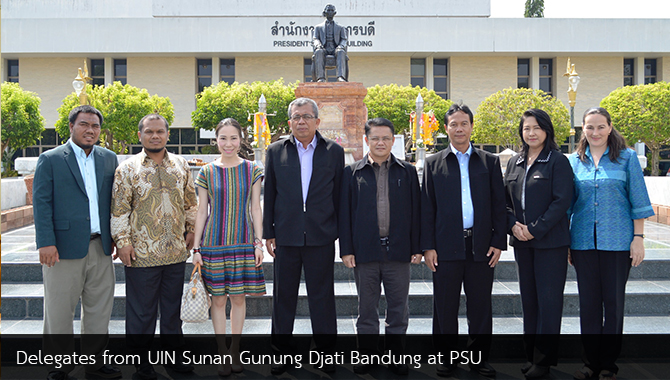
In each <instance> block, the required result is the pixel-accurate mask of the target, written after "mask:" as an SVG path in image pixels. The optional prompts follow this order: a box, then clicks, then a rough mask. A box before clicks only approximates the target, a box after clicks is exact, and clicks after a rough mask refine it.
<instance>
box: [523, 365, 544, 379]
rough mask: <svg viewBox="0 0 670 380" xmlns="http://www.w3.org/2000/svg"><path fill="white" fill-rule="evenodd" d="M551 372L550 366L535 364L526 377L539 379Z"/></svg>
mask: <svg viewBox="0 0 670 380" xmlns="http://www.w3.org/2000/svg"><path fill="white" fill-rule="evenodd" d="M548 374H549V367H545V366H543V365H537V364H533V366H532V367H530V369H529V370H528V371H527V372H526V373H525V375H526V379H539V378H541V377H545V376H547V375H548Z"/></svg>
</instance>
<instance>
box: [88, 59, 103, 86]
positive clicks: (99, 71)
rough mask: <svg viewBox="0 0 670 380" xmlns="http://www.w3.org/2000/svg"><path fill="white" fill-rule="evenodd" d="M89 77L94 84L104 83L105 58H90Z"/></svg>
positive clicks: (100, 84)
mask: <svg viewBox="0 0 670 380" xmlns="http://www.w3.org/2000/svg"><path fill="white" fill-rule="evenodd" d="M91 79H92V80H93V81H92V82H93V85H94V86H104V85H105V60H104V59H92V60H91Z"/></svg>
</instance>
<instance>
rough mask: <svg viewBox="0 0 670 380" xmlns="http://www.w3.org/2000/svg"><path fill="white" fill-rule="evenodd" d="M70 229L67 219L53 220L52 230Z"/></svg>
mask: <svg viewBox="0 0 670 380" xmlns="http://www.w3.org/2000/svg"><path fill="white" fill-rule="evenodd" d="M69 229H70V221H69V220H54V230H56V231H66V230H69Z"/></svg>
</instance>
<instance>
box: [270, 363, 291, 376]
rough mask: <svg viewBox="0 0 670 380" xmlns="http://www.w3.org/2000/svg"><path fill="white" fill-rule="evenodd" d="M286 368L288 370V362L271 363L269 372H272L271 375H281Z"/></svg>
mask: <svg viewBox="0 0 670 380" xmlns="http://www.w3.org/2000/svg"><path fill="white" fill-rule="evenodd" d="M287 370H288V364H272V367H270V373H272V374H273V375H281V374H282V373H284V372H286V371H287Z"/></svg>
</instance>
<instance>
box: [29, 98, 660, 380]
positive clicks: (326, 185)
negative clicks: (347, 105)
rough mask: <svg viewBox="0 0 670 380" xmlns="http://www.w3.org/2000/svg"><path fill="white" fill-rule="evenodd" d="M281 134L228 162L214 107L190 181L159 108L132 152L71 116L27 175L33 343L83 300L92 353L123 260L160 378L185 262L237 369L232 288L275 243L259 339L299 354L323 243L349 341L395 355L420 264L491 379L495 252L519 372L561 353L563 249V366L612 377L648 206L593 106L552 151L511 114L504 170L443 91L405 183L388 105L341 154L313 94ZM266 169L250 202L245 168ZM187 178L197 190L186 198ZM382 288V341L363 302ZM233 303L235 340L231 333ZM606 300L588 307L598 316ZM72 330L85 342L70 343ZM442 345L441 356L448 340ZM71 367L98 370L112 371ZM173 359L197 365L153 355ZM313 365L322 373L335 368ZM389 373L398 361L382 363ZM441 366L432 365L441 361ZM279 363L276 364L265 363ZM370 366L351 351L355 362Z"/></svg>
mask: <svg viewBox="0 0 670 380" xmlns="http://www.w3.org/2000/svg"><path fill="white" fill-rule="evenodd" d="M288 116H289V125H290V129H291V135H290V136H289V137H288V138H286V139H282V140H279V141H277V142H275V143H273V144H271V145H270V146H269V148H268V150H267V159H266V165H265V171H264V172H263V170H262V169H261V168H260V167H258V166H257V165H256V164H255V163H253V162H251V161H247V160H244V159H242V158H240V155H239V151H240V147H241V144H242V140H243V133H242V127H241V126H240V124H239V123H238V122H237V121H236V120H234V119H230V118H228V119H224V120H223V121H221V122H220V123H219V124H218V125H217V126H216V130H215V135H216V143H217V146H218V148H219V151H220V153H221V155H220V157H219V158H217V159H216V160H215V161H214V162H212V163H209V164H207V165H205V166H203V167H202V169H201V170H200V172H199V174H198V176H197V177H196V178H195V180H194V179H193V178H192V177H191V173H190V168H189V165H188V163H187V162H186V160H184V159H183V158H182V157H180V156H178V155H174V154H171V153H168V152H167V150H166V148H165V146H166V144H167V140H168V137H169V125H168V122H167V121H166V120H165V119H164V118H163V117H162V116H160V115H156V114H151V115H147V116H145V117H144V118H143V119H142V120H141V121H140V123H139V126H138V136H139V140H140V142H141V144H142V146H143V150H142V152H140V153H139V154H137V155H134V156H132V157H130V158H128V159H127V160H125V161H123V162H122V163H121V164H120V165H119V164H118V160H117V158H116V156H115V155H114V153H112V152H110V151H108V150H106V149H104V148H102V147H100V146H97V145H95V144H96V142H97V141H98V137H99V134H100V128H101V125H102V122H103V117H102V114H101V113H100V112H99V111H98V110H96V109H95V108H93V107H91V106H79V107H77V108H75V109H73V110H72V112H71V113H70V116H69V121H70V135H71V137H70V140H69V141H68V142H67V143H65V144H64V145H62V146H60V147H58V148H56V149H53V150H50V151H48V152H45V153H43V154H42V155H41V156H40V158H39V160H38V164H37V169H36V173H35V180H34V195H33V202H34V214H35V228H36V240H37V247H38V249H39V255H40V262H41V263H42V264H43V277H44V288H45V304H44V307H45V310H44V334H45V343H44V350H45V352H46V353H50V352H53V353H58V352H72V349H71V347H73V342H72V341H70V340H62V339H61V340H52V339H48V337H49V336H52V335H53V334H72V331H73V328H72V327H73V317H74V313H75V307H76V305H77V302H78V301H79V299H81V304H82V315H81V332H82V351H83V353H88V354H92V355H97V356H98V358H100V355H102V353H103V351H104V348H105V345H106V343H107V341H106V338H105V336H106V334H107V332H108V325H109V319H110V316H111V312H112V306H113V299H114V283H115V274H114V267H113V265H112V259H113V258H117V257H118V258H119V259H120V260H121V261H122V262H123V264H124V265H125V278H126V334H127V344H128V347H129V349H131V351H132V353H134V354H137V355H139V356H140V357H141V358H142V359H143V360H141V361H140V363H139V365H138V367H137V375H138V376H139V377H140V378H142V379H155V378H157V375H156V372H155V370H154V369H153V367H152V365H151V364H150V363H149V361H148V360H146V358H147V355H148V352H149V349H150V347H151V345H152V342H153V337H154V331H155V329H156V320H157V316H158V310H159V308H160V320H161V323H160V332H161V344H162V345H163V346H164V347H166V348H169V349H172V350H182V349H183V346H184V339H183V334H182V327H181V325H182V323H181V320H180V317H179V309H180V300H181V293H182V289H183V285H184V271H185V262H186V260H187V258H188V257H189V255H190V251H191V249H192V250H193V263H194V264H195V265H201V266H202V268H203V278H204V283H205V285H206V288H207V291H208V292H209V293H210V294H211V299H212V307H211V316H212V323H213V326H214V331H215V333H216V339H217V344H218V350H219V353H220V354H221V355H225V354H231V356H232V358H233V362H232V363H225V364H223V365H221V366H220V367H219V370H218V372H219V375H221V376H228V375H230V374H231V373H233V372H242V371H243V370H244V368H243V366H242V364H241V363H240V362H239V347H240V334H241V333H242V330H243V325H244V320H245V315H246V306H245V296H254V295H264V294H265V292H266V288H265V281H264V275H263V270H262V262H263V257H264V249H263V248H264V246H263V242H262V239H265V248H266V250H267V252H268V254H270V256H272V257H273V258H274V266H273V268H274V277H273V290H272V293H273V298H272V306H273V311H272V344H273V350H274V351H275V352H276V353H279V354H290V353H292V351H293V350H294V349H295V348H294V347H293V342H292V339H291V335H292V332H293V327H294V322H295V315H296V307H297V301H298V289H299V285H300V279H301V273H302V272H304V279H305V284H306V288H307V300H308V304H309V314H310V318H311V322H312V333H313V339H314V343H315V346H316V350H318V351H320V352H323V353H325V354H329V353H334V352H335V347H336V339H335V338H336V334H337V313H336V307H335V294H334V261H335V260H334V259H335V241H336V240H337V239H338V238H339V245H340V256H341V259H342V262H343V263H344V265H345V266H346V267H348V268H353V273H354V279H355V283H356V287H357V293H358V301H359V302H358V306H359V307H358V308H359V315H358V319H357V322H356V329H357V334H358V338H359V339H358V349H359V350H360V351H361V353H364V354H375V353H379V352H381V351H382V350H389V351H390V352H391V353H392V354H394V355H395V354H402V353H403V351H404V349H405V342H404V336H405V333H406V331H407V327H408V322H409V307H408V298H409V285H410V266H411V264H419V263H420V262H421V261H422V259H423V260H424V261H425V263H426V265H427V266H428V268H429V269H430V270H431V271H432V272H433V293H434V294H433V296H434V297H433V334H434V344H435V348H436V349H437V350H439V351H440V352H443V353H448V352H449V351H453V350H456V349H457V338H458V331H459V330H458V309H459V301H460V294H461V287H463V288H464V291H465V295H466V307H467V319H468V326H469V337H470V338H469V340H468V346H467V349H468V350H472V351H479V352H480V353H481V361H480V362H479V363H478V364H474V363H470V367H471V369H472V370H474V371H476V372H478V373H479V374H481V375H484V376H489V377H491V376H495V374H496V370H495V369H494V368H493V367H492V366H491V365H490V364H489V361H488V353H489V350H490V345H491V334H492V331H493V329H492V321H493V319H492V306H491V292H492V287H493V279H494V267H495V266H496V264H497V262H498V260H499V259H500V255H501V252H502V251H503V250H505V249H507V241H506V235H509V236H510V237H509V242H510V244H511V245H512V246H514V254H515V259H516V262H517V266H518V275H519V284H520V291H521V298H522V304H523V315H524V325H523V326H524V343H525V347H526V355H527V359H528V362H527V363H526V364H525V365H524V366H523V367H522V369H521V370H522V372H523V373H524V374H525V376H526V377H527V378H537V377H542V376H545V375H547V374H548V373H549V367H550V366H554V365H556V364H557V360H558V352H557V343H558V334H559V333H560V327H561V316H562V308H563V289H564V285H565V279H566V272H567V266H568V262H570V263H573V264H574V266H575V269H576V271H577V280H578V286H579V297H580V317H581V330H582V333H583V337H584V339H583V346H584V350H585V356H584V357H585V364H584V366H583V367H582V368H581V369H579V370H578V371H576V372H575V374H574V377H575V378H576V379H587V378H594V377H600V379H603V380H608V379H614V378H615V374H616V372H617V367H616V365H615V363H614V362H615V360H616V358H617V356H618V354H619V351H620V347H621V334H622V330H623V310H624V309H623V305H624V295H625V284H626V281H627V278H628V272H629V270H630V267H631V265H632V266H637V265H639V264H640V263H641V262H642V260H643V259H644V245H643V239H644V234H643V229H644V219H645V218H647V217H649V216H651V215H653V210H652V207H651V205H650V202H649V197H648V195H647V192H646V188H645V185H644V179H643V176H642V171H641V168H640V165H639V162H638V159H637V156H636V155H635V153H634V152H633V151H632V150H631V149H628V148H626V145H625V141H624V139H623V138H622V137H621V135H620V134H619V133H618V132H617V131H616V130H615V129H614V128H613V126H612V123H611V119H610V116H609V114H608V113H607V111H606V110H604V109H602V108H592V109H589V110H588V111H587V112H586V113H585V115H584V120H583V124H584V127H583V131H584V133H583V135H582V139H581V141H580V143H579V147H578V149H577V152H575V153H574V154H572V155H571V156H570V157H569V158H566V157H565V156H564V155H563V154H562V153H561V152H560V150H558V145H557V144H556V141H555V137H554V129H553V125H552V123H551V120H550V118H549V116H548V115H547V114H546V113H545V112H544V111H542V110H538V109H530V110H528V111H526V112H525V113H524V114H523V116H522V118H521V121H520V124H519V135H520V137H521V139H522V141H523V149H522V151H521V152H520V153H519V154H518V155H517V156H515V157H513V158H512V159H510V161H509V163H508V165H507V169H506V171H505V175H504V178H503V173H502V171H501V166H500V161H499V158H498V157H497V156H496V155H494V154H491V153H488V152H486V151H484V150H481V149H478V148H476V147H474V146H473V145H472V143H471V142H470V137H471V133H472V129H473V124H474V123H473V114H472V111H471V110H470V109H469V107H467V106H465V105H457V104H454V105H453V106H452V107H451V108H450V109H449V110H448V112H447V113H446V115H445V124H446V131H447V134H448V135H449V141H450V144H449V147H447V148H446V149H444V150H442V151H441V152H439V153H437V154H434V155H432V156H430V157H429V158H428V159H427V160H426V164H425V169H424V174H423V182H422V184H421V186H420V184H419V180H418V176H417V171H416V168H415V167H414V166H413V165H411V164H410V163H408V162H406V161H403V160H401V159H399V158H397V157H395V156H394V155H393V154H392V153H391V148H392V146H393V143H394V132H395V128H394V126H393V124H392V123H391V122H390V121H389V120H387V119H384V118H375V119H370V120H368V121H367V122H366V124H365V142H366V144H367V145H368V146H369V153H367V154H366V155H365V156H364V157H363V158H362V159H361V160H359V161H357V162H355V163H354V164H352V165H349V166H347V167H346V168H345V165H344V150H343V148H342V147H341V146H340V145H338V144H337V143H335V142H334V141H332V140H330V139H327V138H325V137H323V136H322V135H321V134H320V133H319V131H318V126H319V124H320V119H319V109H318V106H317V104H316V102H314V101H313V100H311V99H308V98H298V99H296V100H294V101H293V102H291V104H290V105H289V107H288ZM263 179H264V181H265V185H264V197H263V204H264V205H263V207H261V183H262V181H263ZM196 187H197V188H198V191H197V194H196ZM382 285H383V287H384V294H385V298H386V302H387V310H386V318H385V326H386V327H385V340H384V343H383V345H380V339H379V334H380V319H379V311H378V308H379V300H380V297H381V293H382ZM228 299H230V304H231V310H230V325H231V332H232V340H231V343H230V345H228V344H227V341H226V338H225V334H226V303H227V301H228ZM603 309H604V312H603ZM88 334H97V335H91V338H86V335H88ZM446 357H449V355H446ZM96 363H97V364H95V365H90V366H88V367H87V368H86V372H87V373H93V374H96V375H98V376H101V377H104V378H118V377H121V372H120V370H119V369H118V368H116V367H114V366H111V365H108V364H106V365H102V363H103V361H102V360H96ZM167 367H168V368H170V369H171V370H173V371H176V372H182V373H188V372H191V371H193V369H194V368H193V366H191V365H189V364H185V363H183V362H181V361H179V360H178V361H177V362H175V363H173V364H170V365H168V366H167ZM318 368H319V369H320V370H322V371H324V372H326V373H330V372H334V371H335V369H336V367H335V365H334V364H327V363H325V364H324V363H322V364H320V365H319V367H318ZM389 368H390V370H391V371H393V372H394V373H395V374H397V375H403V374H407V373H408V367H407V365H405V364H390V365H389ZM456 368H457V363H449V362H447V363H443V364H440V365H438V366H437V374H438V375H439V376H445V377H446V376H451V375H453V373H454V371H455V370H456ZM72 369H73V368H72V367H67V366H64V367H62V368H52V369H51V370H50V371H49V374H48V379H66V378H67V376H68V375H67V374H68V372H69V371H71V370H72ZM287 369H289V364H288V363H276V364H272V367H271V372H272V374H275V375H277V374H281V373H283V372H285V371H286V370H287ZM369 369H370V365H369V364H356V365H355V366H354V372H356V373H359V374H363V373H366V372H368V370H369Z"/></svg>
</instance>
